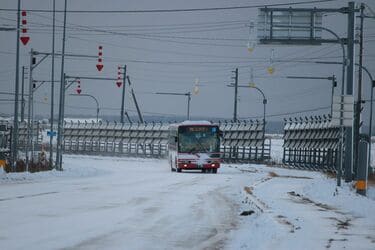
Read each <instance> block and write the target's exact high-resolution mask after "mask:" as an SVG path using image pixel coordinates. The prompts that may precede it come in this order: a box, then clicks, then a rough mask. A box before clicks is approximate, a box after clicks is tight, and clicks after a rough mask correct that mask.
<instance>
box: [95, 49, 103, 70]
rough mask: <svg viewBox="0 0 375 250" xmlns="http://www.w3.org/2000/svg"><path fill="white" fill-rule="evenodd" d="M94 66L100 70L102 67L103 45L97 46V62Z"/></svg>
mask: <svg viewBox="0 0 375 250" xmlns="http://www.w3.org/2000/svg"><path fill="white" fill-rule="evenodd" d="M96 68H97V69H98V71H102V69H103V46H101V45H100V46H99V52H98V64H97V65H96Z"/></svg>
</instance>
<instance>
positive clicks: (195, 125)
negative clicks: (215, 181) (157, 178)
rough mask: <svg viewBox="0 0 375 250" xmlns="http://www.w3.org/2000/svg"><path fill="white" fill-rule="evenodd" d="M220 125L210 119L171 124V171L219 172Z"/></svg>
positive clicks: (169, 139)
mask: <svg viewBox="0 0 375 250" xmlns="http://www.w3.org/2000/svg"><path fill="white" fill-rule="evenodd" d="M220 136H221V133H220V130H219V126H217V125H214V124H212V123H210V122H208V121H185V122H182V123H178V124H171V125H170V126H169V138H168V154H169V164H170V166H171V171H177V172H181V170H183V169H184V170H202V172H203V173H205V172H209V173H217V169H218V168H219V167H220V162H221V159H220Z"/></svg>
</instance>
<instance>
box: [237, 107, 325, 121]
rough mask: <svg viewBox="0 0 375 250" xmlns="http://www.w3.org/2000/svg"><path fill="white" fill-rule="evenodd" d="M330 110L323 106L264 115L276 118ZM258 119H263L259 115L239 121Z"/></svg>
mask: <svg viewBox="0 0 375 250" xmlns="http://www.w3.org/2000/svg"><path fill="white" fill-rule="evenodd" d="M330 108H331V106H324V107H318V108H314V109H305V110H300V111H295V112H287V113H279V114H272V115H266V117H278V116H286V115H295V114H301V113H307V112H314V111H319V110H325V109H330ZM258 118H263V115H261V116H251V117H241V118H240V119H258Z"/></svg>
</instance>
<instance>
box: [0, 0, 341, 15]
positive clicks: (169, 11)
mask: <svg viewBox="0 0 375 250" xmlns="http://www.w3.org/2000/svg"><path fill="white" fill-rule="evenodd" d="M333 1H337V0H315V1H301V2H290V3H276V4H262V5H260V4H259V5H244V6H228V7H211V8H186V9H149V10H67V12H68V13H76V14H124V13H128V14H137V13H177V12H203V11H223V10H238V9H254V8H262V7H278V6H289V5H302V4H314V3H325V2H333ZM25 10H26V11H29V12H39V13H51V12H52V10H46V9H25ZM0 11H17V9H12V8H0ZM56 12H60V13H61V12H64V11H63V10H56Z"/></svg>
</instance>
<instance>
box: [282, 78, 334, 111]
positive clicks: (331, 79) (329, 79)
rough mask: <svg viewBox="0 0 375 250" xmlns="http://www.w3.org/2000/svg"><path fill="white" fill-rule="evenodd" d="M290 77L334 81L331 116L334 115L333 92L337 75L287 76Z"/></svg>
mask: <svg viewBox="0 0 375 250" xmlns="http://www.w3.org/2000/svg"><path fill="white" fill-rule="evenodd" d="M286 78H288V79H311V80H328V81H332V88H331V116H332V107H333V94H334V89H335V87H336V86H337V82H336V76H335V75H332V76H328V77H318V76H287V77H286Z"/></svg>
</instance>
